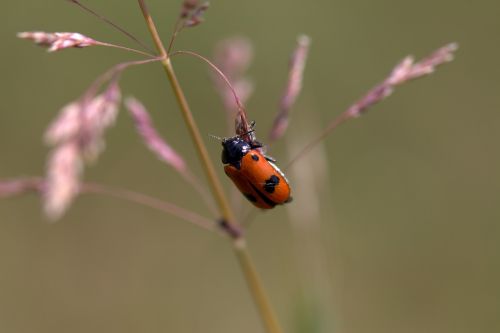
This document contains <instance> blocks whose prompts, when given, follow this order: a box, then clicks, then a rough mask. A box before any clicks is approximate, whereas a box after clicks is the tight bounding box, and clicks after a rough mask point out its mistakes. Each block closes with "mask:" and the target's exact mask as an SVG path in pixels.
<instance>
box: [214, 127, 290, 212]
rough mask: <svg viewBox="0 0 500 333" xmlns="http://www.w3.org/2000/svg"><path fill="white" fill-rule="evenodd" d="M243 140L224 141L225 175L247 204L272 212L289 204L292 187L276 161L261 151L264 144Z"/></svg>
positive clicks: (231, 139)
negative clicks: (272, 209) (273, 209)
mask: <svg viewBox="0 0 500 333" xmlns="http://www.w3.org/2000/svg"><path fill="white" fill-rule="evenodd" d="M252 131H253V130H252ZM242 137H243V135H242V136H235V137H231V138H225V139H223V140H222V147H223V150H222V163H224V164H225V166H224V171H225V172H226V175H228V177H229V178H231V180H232V181H233V183H234V184H235V185H236V187H237V188H238V189H239V190H240V192H241V193H243V195H244V196H245V197H246V198H247V199H248V201H250V202H251V203H252V204H254V205H255V206H257V207H259V208H262V209H271V208H274V207H275V206H276V205H282V204H285V203H287V202H290V201H291V200H292V197H291V189H290V185H289V183H288V180H287V179H286V177H285V175H284V174H283V172H282V171H281V170H280V169H279V168H278V167H277V166H276V164H275V160H274V159H272V158H271V157H269V156H266V155H264V154H263V153H262V152H261V149H260V148H262V144H260V143H259V142H257V141H251V142H247V141H245V140H244V139H243V138H242Z"/></svg>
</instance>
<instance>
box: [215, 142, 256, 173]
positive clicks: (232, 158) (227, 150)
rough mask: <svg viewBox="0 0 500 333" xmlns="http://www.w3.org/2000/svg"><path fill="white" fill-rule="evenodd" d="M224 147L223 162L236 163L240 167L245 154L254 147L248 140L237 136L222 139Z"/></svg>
mask: <svg viewBox="0 0 500 333" xmlns="http://www.w3.org/2000/svg"><path fill="white" fill-rule="evenodd" d="M222 147H223V149H222V163H224V164H231V165H234V166H235V167H237V168H238V169H239V168H240V162H241V159H242V158H243V156H245V155H246V154H247V153H248V152H249V151H250V150H251V149H252V147H251V146H250V144H249V143H248V142H246V141H245V140H243V139H241V138H240V137H237V136H236V137H233V138H227V139H224V140H222Z"/></svg>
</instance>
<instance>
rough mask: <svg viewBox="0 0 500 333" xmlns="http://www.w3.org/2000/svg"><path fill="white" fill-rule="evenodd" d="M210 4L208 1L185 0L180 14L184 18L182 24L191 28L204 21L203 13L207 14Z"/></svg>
mask: <svg viewBox="0 0 500 333" xmlns="http://www.w3.org/2000/svg"><path fill="white" fill-rule="evenodd" d="M209 6H210V4H209V3H208V2H204V3H202V4H200V3H199V1H198V0H184V1H183V2H182V5H181V12H180V15H179V17H180V18H181V19H182V20H183V24H182V26H183V27H185V28H191V27H195V26H197V25H199V24H200V23H203V21H204V19H203V14H205V12H206V11H207V9H208V7H209Z"/></svg>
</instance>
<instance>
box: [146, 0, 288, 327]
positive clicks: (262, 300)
mask: <svg viewBox="0 0 500 333" xmlns="http://www.w3.org/2000/svg"><path fill="white" fill-rule="evenodd" d="M138 3H139V6H140V8H141V11H142V14H143V15H144V19H145V20H146V24H147V26H148V29H149V32H150V33H151V36H152V38H153V41H154V43H155V45H156V48H157V50H158V52H160V56H161V57H162V60H161V64H162V65H163V68H164V69H165V72H166V74H167V77H168V80H169V81H170V84H171V86H172V90H173V92H174V95H175V97H176V99H177V103H178V104H179V107H180V109H181V113H182V116H183V118H184V121H185V123H186V126H187V128H188V129H189V133H190V135H191V137H192V140H193V142H194V145H195V147H196V150H197V152H198V155H199V158H200V160H201V162H202V165H203V169H204V170H205V173H206V175H207V178H208V181H209V184H210V189H211V191H212V193H213V195H214V197H215V199H216V201H217V204H218V206H219V210H220V212H221V214H222V217H223V219H224V222H225V223H227V224H228V225H229V226H231V227H232V228H233V230H239V229H240V225H239V224H238V222H237V221H236V219H235V217H234V213H233V211H232V209H231V206H230V205H229V200H228V199H227V197H226V195H225V193H224V191H223V189H222V185H221V183H220V181H219V178H218V177H217V174H216V172H215V168H214V166H213V164H212V161H211V160H210V156H209V154H208V151H207V149H206V147H205V144H204V142H203V140H202V137H201V134H200V131H199V129H198V126H197V124H196V122H195V120H194V117H193V115H192V113H191V110H190V108H189V104H188V102H187V100H186V97H185V95H184V92H183V90H182V88H181V86H180V84H179V81H178V80H177V76H176V75H175V72H174V69H173V67H172V63H171V62H170V58H169V57H168V54H167V51H166V50H165V46H164V45H163V43H162V41H161V39H160V35H159V34H158V30H157V29H156V26H155V24H154V21H153V19H152V17H151V15H150V13H149V11H148V9H147V6H146V3H145V2H144V0H138ZM233 250H234V252H235V254H236V256H237V258H238V261H239V264H240V267H241V269H242V271H243V274H244V275H245V278H246V282H247V284H248V287H249V290H250V292H251V294H252V296H253V298H254V301H255V304H256V305H257V308H258V310H259V314H260V316H261V318H262V321H263V324H264V326H265V328H266V331H267V332H268V333H282V332H283V331H282V330H281V328H280V326H279V324H278V321H277V319H276V316H275V314H274V312H273V310H272V307H271V303H270V302H269V299H268V297H267V295H266V292H265V291H264V288H263V286H262V283H261V281H260V279H259V276H258V274H257V271H256V269H255V266H254V264H253V262H252V259H251V257H250V255H249V254H248V251H247V247H246V243H245V240H244V238H243V236H242V235H241V234H238V235H237V236H235V235H233Z"/></svg>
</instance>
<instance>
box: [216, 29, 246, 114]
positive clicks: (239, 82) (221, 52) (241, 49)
mask: <svg viewBox="0 0 500 333" xmlns="http://www.w3.org/2000/svg"><path fill="white" fill-rule="evenodd" d="M252 60H253V48H252V44H251V43H250V42H249V41H248V40H247V39H245V38H241V37H234V38H229V39H226V40H223V41H221V42H219V43H218V44H217V46H216V48H215V55H214V63H215V64H216V65H217V67H218V68H219V69H220V70H221V71H222V73H224V75H226V77H227V78H228V80H229V82H231V84H232V85H233V88H234V90H235V92H236V95H237V96H238V97H239V99H240V101H241V103H242V104H245V103H246V101H247V100H248V98H249V97H250V96H251V94H252V92H253V84H252V82H251V81H250V80H248V79H247V78H246V77H245V72H246V71H247V70H248V67H249V66H250V63H251V62H252ZM213 79H214V82H215V85H216V88H217V91H218V92H219V94H220V96H221V98H222V101H223V103H224V107H225V109H226V110H230V111H235V110H237V109H238V105H237V104H236V101H235V99H234V96H233V93H232V91H231V89H229V87H228V86H227V84H226V83H225V82H224V81H223V80H222V79H221V78H220V77H218V76H216V75H214V76H213ZM231 116H232V117H233V115H231Z"/></svg>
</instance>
